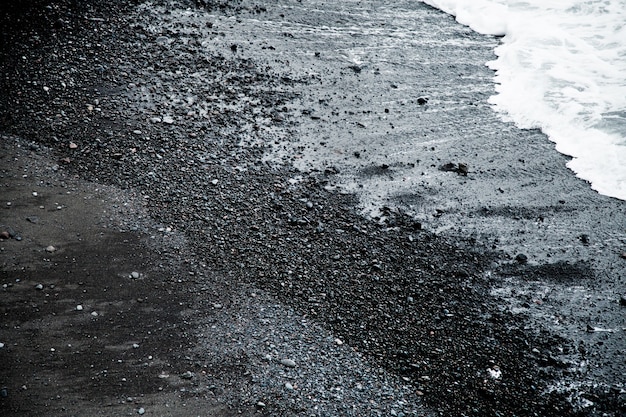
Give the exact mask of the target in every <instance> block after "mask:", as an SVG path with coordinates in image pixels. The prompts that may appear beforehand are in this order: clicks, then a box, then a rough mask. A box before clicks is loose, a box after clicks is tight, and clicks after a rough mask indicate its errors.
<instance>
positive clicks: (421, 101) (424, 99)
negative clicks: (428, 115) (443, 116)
mask: <svg viewBox="0 0 626 417" xmlns="http://www.w3.org/2000/svg"><path fill="white" fill-rule="evenodd" d="M426 103H428V97H418V98H417V104H419V105H420V106H423V105H424V104H426Z"/></svg>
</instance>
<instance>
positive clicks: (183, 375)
mask: <svg viewBox="0 0 626 417" xmlns="http://www.w3.org/2000/svg"><path fill="white" fill-rule="evenodd" d="M180 377H181V378H182V379H191V378H193V372H191V371H187V372H185V373H184V374H182V375H181V376H180Z"/></svg>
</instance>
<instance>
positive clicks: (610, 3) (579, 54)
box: [422, 0, 626, 200]
mask: <svg viewBox="0 0 626 417" xmlns="http://www.w3.org/2000/svg"><path fill="white" fill-rule="evenodd" d="M422 1H424V2H425V3H427V4H429V5H431V6H433V7H436V8H439V9H441V10H442V11H444V12H446V13H450V14H452V15H454V16H456V19H457V20H458V21H459V22H460V23H462V24H464V25H467V26H469V27H471V28H472V29H474V30H476V31H477V32H480V33H483V34H490V35H497V36H503V38H502V42H501V44H500V46H498V47H497V48H496V50H495V53H496V55H497V59H495V60H494V61H491V62H488V63H487V65H488V66H489V67H490V68H492V69H494V70H495V71H496V75H495V81H496V83H497V86H496V91H497V94H496V95H495V96H493V97H491V99H490V102H491V103H492V104H494V105H495V109H496V110H497V111H499V112H501V113H502V114H503V116H504V118H505V119H507V120H511V121H514V122H515V123H516V124H517V125H518V126H519V127H521V128H540V129H541V130H542V131H543V132H544V133H546V134H547V135H548V136H549V137H550V139H551V140H552V141H554V142H555V143H556V149H557V150H558V151H559V152H562V153H564V154H567V155H570V156H572V157H573V158H574V159H573V160H572V161H571V162H570V163H569V164H568V166H569V167H570V168H571V169H572V170H573V171H574V172H576V174H577V175H578V176H579V177H581V178H583V179H585V180H587V181H589V182H590V183H591V185H592V188H593V189H595V190H597V191H598V192H600V193H602V194H605V195H609V196H612V197H616V198H620V199H623V200H626V2H625V1H624V0H553V1H545V0H527V1H519V0H422Z"/></svg>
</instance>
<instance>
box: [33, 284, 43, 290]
mask: <svg viewBox="0 0 626 417" xmlns="http://www.w3.org/2000/svg"><path fill="white" fill-rule="evenodd" d="M35 289H36V290H38V291H41V290H43V284H37V285H35Z"/></svg>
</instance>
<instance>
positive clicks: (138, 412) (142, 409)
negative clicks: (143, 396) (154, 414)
mask: <svg viewBox="0 0 626 417" xmlns="http://www.w3.org/2000/svg"><path fill="white" fill-rule="evenodd" d="M145 412H146V410H145V409H144V408H143V407H141V408H140V409H139V410H137V414H144V413H145Z"/></svg>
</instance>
